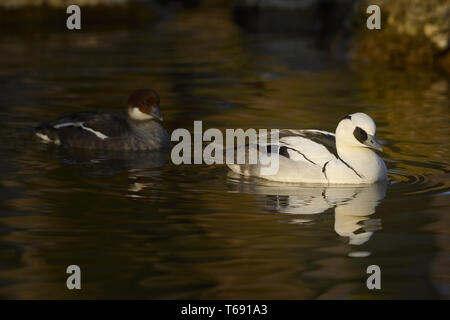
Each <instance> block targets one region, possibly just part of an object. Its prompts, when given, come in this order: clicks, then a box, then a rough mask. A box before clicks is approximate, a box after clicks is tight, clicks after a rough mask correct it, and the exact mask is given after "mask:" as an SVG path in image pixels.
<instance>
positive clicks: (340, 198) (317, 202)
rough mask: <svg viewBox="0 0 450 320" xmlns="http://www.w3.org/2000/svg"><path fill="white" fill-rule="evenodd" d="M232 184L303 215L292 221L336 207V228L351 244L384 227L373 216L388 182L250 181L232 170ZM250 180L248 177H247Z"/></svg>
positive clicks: (285, 210) (282, 210)
mask: <svg viewBox="0 0 450 320" xmlns="http://www.w3.org/2000/svg"><path fill="white" fill-rule="evenodd" d="M229 178H230V179H229V181H230V182H232V183H230V187H231V188H232V189H233V190H234V191H238V192H241V193H250V194H255V195H257V197H258V200H259V201H258V202H259V203H261V204H263V205H264V207H265V208H266V209H268V210H271V211H276V212H278V213H282V214H291V215H302V219H292V220H290V221H289V222H290V223H299V224H307V223H310V222H311V221H312V219H310V218H307V217H305V216H307V215H314V214H319V213H323V212H325V211H326V210H328V209H333V208H334V217H335V222H334V230H335V232H336V233H337V234H338V235H340V236H342V237H348V238H349V244H351V245H361V244H364V243H366V242H367V241H369V239H370V238H371V236H372V235H373V233H374V232H375V231H377V230H380V229H381V220H380V219H371V218H369V216H370V215H372V214H373V213H375V209H376V207H377V206H378V204H379V203H380V202H381V201H382V200H383V199H384V197H385V195H386V182H380V183H375V184H371V185H343V186H311V185H310V186H307V185H294V184H282V183H274V182H268V181H265V180H262V179H258V180H257V181H253V180H252V181H250V179H249V178H244V177H242V176H239V175H237V174H234V173H230V174H229ZM244 180H247V181H244Z"/></svg>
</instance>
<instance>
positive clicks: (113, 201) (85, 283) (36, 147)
mask: <svg viewBox="0 0 450 320" xmlns="http://www.w3.org/2000/svg"><path fill="white" fill-rule="evenodd" d="M0 66H1V67H0V92H1V95H0V106H1V109H0V122H1V128H0V133H1V135H0V139H1V140H0V170H1V171H0V179H1V180H0V188H1V193H0V194H1V196H0V197H1V198H0V199H1V205H0V296H1V297H5V298H32V299H33V298H212V299H216V298H225V299H227V298H288V299H303V298H308V299H315V298H362V299H366V298H447V299H448V298H449V297H450V280H449V276H450V274H449V261H450V260H449V258H450V254H449V253H450V246H449V235H450V233H449V227H450V218H449V213H450V210H449V209H450V193H449V190H450V188H449V186H450V175H449V163H450V161H449V155H448V153H449V146H450V145H449V139H448V138H449V133H450V132H449V120H450V116H449V111H450V110H449V106H450V104H449V101H450V99H449V80H448V78H446V77H445V76H443V75H439V74H437V73H433V72H431V71H424V70H420V71H409V72H403V71H399V70H383V69H381V68H368V67H364V66H353V67H352V66H349V65H346V64H345V63H343V62H341V61H335V60H333V59H332V58H330V57H329V56H328V55H327V54H326V53H324V52H321V51H319V50H317V49H316V41H315V40H314V39H309V38H305V37H299V36H295V35H292V36H282V35H271V34H249V33H247V32H245V31H244V30H241V29H240V28H239V27H237V26H236V25H235V24H233V22H232V21H231V19H230V17H229V14H228V13H227V12H223V11H193V12H187V13H181V14H179V15H177V16H176V17H173V18H169V19H166V20H163V21H161V22H159V23H157V24H156V25H154V26H151V27H145V28H140V29H139V30H136V29H114V30H111V31H88V30H83V31H82V32H64V31H61V32H50V31H49V32H31V33H29V34H27V35H24V34H6V33H5V34H2V35H1V38H0ZM148 86H150V87H154V88H156V89H157V90H158V92H159V93H160V96H161V100H162V112H163V114H164V116H165V118H166V121H165V126H166V127H167V128H168V130H169V131H172V130H174V129H175V128H188V129H190V130H192V128H193V121H194V120H203V127H204V128H209V127H216V128H219V129H221V130H224V129H225V128H239V127H242V128H250V127H253V128H318V129H324V130H330V131H334V129H335V127H336V125H337V122H338V120H339V119H341V118H343V116H345V115H346V114H349V113H353V112H358V111H361V112H366V113H368V114H370V115H371V116H372V117H373V118H374V119H375V121H376V123H377V125H378V133H377V136H378V137H379V138H380V139H381V140H382V141H383V143H384V146H385V152H384V153H383V154H382V156H383V158H384V160H385V162H386V164H387V166H388V168H389V183H387V184H381V185H374V186H369V187H361V186H360V187H351V186H350V187H346V188H326V187H312V186H302V185H283V184H278V185H276V184H269V183H265V182H263V181H261V180H256V179H244V178H240V177H236V176H233V175H231V174H230V173H229V170H228V169H227V168H225V167H222V166H206V165H182V166H175V165H173V164H172V163H171V161H170V157H168V156H166V157H165V159H164V156H165V155H155V154H153V155H145V154H137V155H136V154H135V155H127V156H123V157H113V156H105V155H98V156H95V157H93V156H92V155H89V154H88V155H87V154H84V153H79V152H73V151H70V150H62V149H58V148H55V147H52V146H49V145H45V144H41V143H38V142H37V140H36V139H35V138H34V137H33V135H32V132H31V128H32V126H34V125H36V124H38V123H39V122H40V121H43V120H48V119H50V118H53V117H56V116H58V115H59V114H61V113H66V112H72V111H79V110H86V109H102V108H103V109H118V108H121V107H122V105H123V104H124V102H125V101H126V98H127V95H128V94H129V93H130V92H131V91H132V90H134V89H136V88H141V87H148ZM161 158H162V159H161ZM71 264H76V265H79V266H80V267H81V269H82V290H81V291H76V290H74V291H69V290H67V289H66V285H65V282H66V273H65V270H66V267H67V266H68V265H71ZM372 264H376V265H378V266H380V268H381V272H382V280H381V282H382V289H381V290H378V291H370V290H368V289H367V287H366V279H367V277H368V275H367V274H366V268H367V267H368V266H369V265H372Z"/></svg>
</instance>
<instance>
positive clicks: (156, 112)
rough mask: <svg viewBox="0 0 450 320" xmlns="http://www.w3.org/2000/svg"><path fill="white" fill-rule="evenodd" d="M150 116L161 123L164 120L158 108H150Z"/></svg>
mask: <svg viewBox="0 0 450 320" xmlns="http://www.w3.org/2000/svg"><path fill="white" fill-rule="evenodd" d="M150 115H151V116H152V117H153V118H155V119H157V120H159V121H163V120H164V118H163V116H162V114H161V111H159V109H158V108H152V110H151V111H150Z"/></svg>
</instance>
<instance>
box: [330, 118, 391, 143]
mask: <svg viewBox="0 0 450 320" xmlns="http://www.w3.org/2000/svg"><path fill="white" fill-rule="evenodd" d="M376 131H377V127H376V125H375V122H374V121H373V120H372V118H371V117H369V116H368V115H367V114H365V113H361V112H358V113H353V114H351V115H348V116H346V117H345V118H344V119H342V120H341V122H339V124H338V126H337V128H336V144H338V145H340V146H342V147H356V148H358V147H360V148H371V149H375V150H378V151H383V147H382V146H381V144H380V143H379V142H378V141H377V139H376V138H375V134H376Z"/></svg>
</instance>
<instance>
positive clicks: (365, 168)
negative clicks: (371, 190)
mask: <svg viewBox="0 0 450 320" xmlns="http://www.w3.org/2000/svg"><path fill="white" fill-rule="evenodd" d="M337 152H338V154H339V157H340V158H341V159H342V160H344V161H345V162H346V163H347V164H348V165H350V166H351V167H352V168H353V169H354V170H355V171H356V172H358V174H359V175H360V176H361V177H362V179H363V180H364V182H366V183H373V182H376V181H382V180H386V178H387V170H386V165H385V164H384V161H383V160H382V159H381V158H380V157H379V156H378V155H377V154H376V153H375V152H374V151H372V150H371V149H369V148H364V147H347V146H342V145H337Z"/></svg>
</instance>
